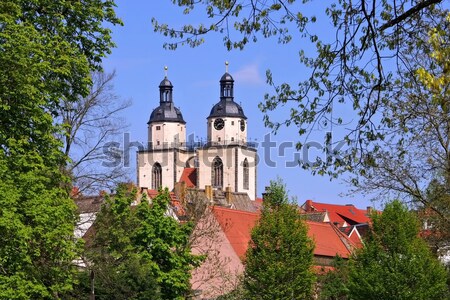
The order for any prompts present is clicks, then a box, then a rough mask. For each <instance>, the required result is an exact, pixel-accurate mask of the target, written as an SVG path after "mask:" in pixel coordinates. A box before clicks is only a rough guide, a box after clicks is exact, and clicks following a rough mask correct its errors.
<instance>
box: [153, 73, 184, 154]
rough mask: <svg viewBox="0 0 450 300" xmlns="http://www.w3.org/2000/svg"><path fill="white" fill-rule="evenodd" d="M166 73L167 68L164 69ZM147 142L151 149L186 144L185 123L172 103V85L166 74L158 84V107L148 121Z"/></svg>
mask: <svg viewBox="0 0 450 300" xmlns="http://www.w3.org/2000/svg"><path fill="white" fill-rule="evenodd" d="M165 69H166V71H167V67H165ZM147 124H148V142H149V143H150V144H151V145H152V147H153V148H163V147H165V148H167V147H176V145H184V144H185V143H186V122H185V121H184V119H183V116H182V114H181V111H180V110H179V109H178V108H176V107H175V105H174V103H173V85H172V83H171V82H170V80H169V79H167V74H166V76H165V77H164V79H163V80H162V81H161V83H160V84H159V106H158V107H157V108H155V109H154V110H153V112H152V113H151V115H150V119H149V121H148V123H147Z"/></svg>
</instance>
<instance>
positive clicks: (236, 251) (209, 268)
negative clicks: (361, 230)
mask: <svg viewBox="0 0 450 300" xmlns="http://www.w3.org/2000/svg"><path fill="white" fill-rule="evenodd" d="M299 216H302V214H299ZM259 217H260V211H254V212H249V211H243V210H236V209H231V208H227V207H220V206H212V207H210V214H209V215H208V216H207V217H206V218H205V220H204V221H203V222H204V223H200V225H199V226H200V228H201V229H204V226H205V223H207V224H209V227H207V228H214V230H212V231H213V232H214V234H211V235H204V238H200V239H199V240H198V241H197V242H196V243H195V244H194V245H193V251H194V252H196V253H199V254H207V255H208V258H207V260H206V261H205V263H203V265H201V266H200V267H199V268H198V269H196V270H195V271H194V272H193V277H192V281H191V283H192V287H193V289H194V290H196V291H197V292H198V294H201V297H202V299H209V298H214V297H217V296H219V295H222V294H224V293H226V292H229V291H231V290H233V289H234V288H235V287H236V285H237V283H238V279H239V276H241V275H242V273H243V271H244V265H243V260H244V259H245V253H246V251H247V248H248V245H249V241H250V238H251V230H252V228H253V227H254V226H255V224H256V223H257V222H258V220H259ZM306 224H307V226H308V235H309V237H310V238H311V239H313V240H314V242H315V249H314V268H315V270H316V271H317V272H318V273H321V272H325V271H327V270H330V268H331V265H332V262H333V259H334V257H336V256H337V255H338V256H340V257H342V258H344V259H348V258H349V257H350V255H351V253H352V251H353V250H354V249H355V248H358V247H361V245H362V242H361V240H360V239H357V237H358V238H359V235H355V236H353V237H352V238H350V237H349V236H348V235H347V234H345V233H344V232H342V231H341V230H340V229H339V228H338V227H337V226H336V225H335V224H333V223H332V222H322V221H319V222H317V221H310V220H308V219H307V220H306ZM201 229H200V230H201Z"/></svg>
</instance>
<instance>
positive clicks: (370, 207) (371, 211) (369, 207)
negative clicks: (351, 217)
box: [367, 206, 373, 215]
mask: <svg viewBox="0 0 450 300" xmlns="http://www.w3.org/2000/svg"><path fill="white" fill-rule="evenodd" d="M371 213H373V207H372V206H367V214H368V215H370V214H371Z"/></svg>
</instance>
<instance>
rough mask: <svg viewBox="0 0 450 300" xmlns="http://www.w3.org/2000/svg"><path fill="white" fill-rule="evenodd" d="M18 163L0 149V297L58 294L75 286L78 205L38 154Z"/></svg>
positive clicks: (54, 296)
mask: <svg viewBox="0 0 450 300" xmlns="http://www.w3.org/2000/svg"><path fill="white" fill-rule="evenodd" d="M22 160H26V166H27V168H24V167H23V164H24V161H22ZM15 163H16V164H17V167H18V168H19V170H14V169H12V168H8V164H7V159H5V155H4V153H3V152H2V153H0V178H1V180H0V232H1V235H0V298H2V299H44V298H45V299H48V298H56V297H58V294H60V293H62V292H64V291H67V290H70V289H71V287H72V282H73V278H72V277H73V274H74V266H73V260H74V259H75V258H76V254H77V253H78V249H77V244H76V243H75V238H74V236H73V231H74V224H75V206H74V204H73V202H72V201H71V199H69V197H68V195H67V193H65V191H64V190H63V189H61V188H60V187H58V186H57V185H56V186H55V184H54V181H55V180H58V179H59V180H62V177H61V175H60V174H58V171H57V170H56V171H55V170H53V169H51V168H48V167H47V166H45V164H44V162H43V161H42V158H41V157H40V156H39V155H36V154H35V153H28V154H27V155H24V156H23V157H21V158H20V160H19V159H18V160H17V161H16V162H15ZM25 169H27V170H25Z"/></svg>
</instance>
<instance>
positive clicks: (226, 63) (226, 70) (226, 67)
mask: <svg viewBox="0 0 450 300" xmlns="http://www.w3.org/2000/svg"><path fill="white" fill-rule="evenodd" d="M225 72H226V73H228V62H227V61H226V62H225Z"/></svg>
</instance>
